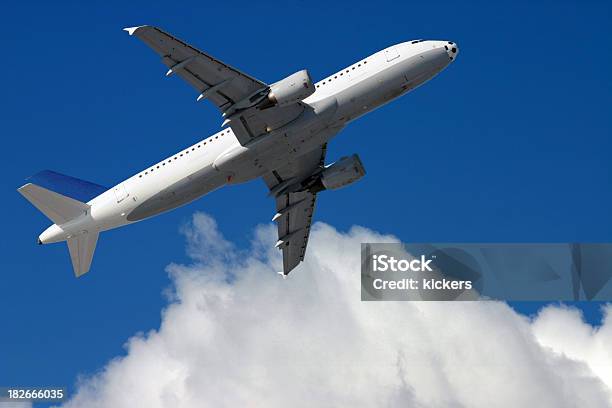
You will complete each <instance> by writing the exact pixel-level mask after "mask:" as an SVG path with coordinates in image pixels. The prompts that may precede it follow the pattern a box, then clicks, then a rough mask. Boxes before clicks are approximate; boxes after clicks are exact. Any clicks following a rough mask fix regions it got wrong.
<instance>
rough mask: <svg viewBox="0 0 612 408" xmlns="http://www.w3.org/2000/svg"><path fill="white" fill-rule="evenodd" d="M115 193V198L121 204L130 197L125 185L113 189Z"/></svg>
mask: <svg viewBox="0 0 612 408" xmlns="http://www.w3.org/2000/svg"><path fill="white" fill-rule="evenodd" d="M113 190H114V191H115V198H116V199H117V202H118V203H120V202H122V201H123V200H125V199H126V198H127V196H128V195H129V194H128V192H127V190H126V189H125V184H123V183H121V184H119V185H118V186H117V187H115V188H114V189H113Z"/></svg>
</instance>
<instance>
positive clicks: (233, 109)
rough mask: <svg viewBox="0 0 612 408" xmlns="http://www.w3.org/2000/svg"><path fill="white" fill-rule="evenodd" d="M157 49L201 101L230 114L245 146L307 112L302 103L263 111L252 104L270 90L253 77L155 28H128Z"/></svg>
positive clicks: (170, 70) (232, 123) (232, 126)
mask: <svg viewBox="0 0 612 408" xmlns="http://www.w3.org/2000/svg"><path fill="white" fill-rule="evenodd" d="M124 30H125V31H127V32H128V33H129V34H130V35H133V36H136V37H138V38H139V39H141V40H142V41H143V42H144V43H145V44H146V45H148V46H149V47H150V48H152V49H153V51H155V52H156V53H157V54H158V55H159V56H160V57H161V59H162V63H164V64H165V65H166V66H167V67H168V68H169V70H168V72H167V73H166V76H170V75H173V74H176V75H178V76H179V77H181V78H182V79H184V80H185V81H186V82H187V83H188V84H189V85H191V86H192V87H194V88H195V89H196V90H197V91H198V93H199V96H198V99H197V100H198V101H199V100H201V99H208V100H210V101H211V102H212V103H213V104H214V105H215V106H217V107H218V108H219V109H220V110H221V112H222V113H224V114H226V117H225V119H226V121H225V122H224V125H225V124H226V122H228V120H229V125H230V126H231V128H232V130H233V131H234V134H235V135H236V137H237V138H238V140H239V142H240V143H241V144H243V145H244V144H247V143H248V142H249V141H251V140H252V139H254V138H256V137H258V136H260V135H262V134H265V133H267V132H268V131H269V129H276V128H279V127H281V126H283V125H284V124H286V123H289V122H290V121H292V120H293V119H295V118H296V117H298V116H299V115H300V114H301V113H302V111H303V110H304V109H305V107H304V105H303V104H302V103H296V104H292V105H287V106H282V107H280V106H273V107H270V108H268V109H265V110H259V109H256V108H254V107H253V106H252V105H254V104H256V103H257V102H259V101H261V100H262V98H264V97H266V96H267V93H268V90H269V87H268V85H267V84H265V83H264V82H262V81H259V80H257V79H255V78H253V77H251V76H250V75H247V74H245V73H243V72H241V71H239V70H237V69H236V68H234V67H231V66H229V65H227V64H225V63H224V62H222V61H219V60H218V59H216V58H214V57H212V56H210V55H209V54H206V53H204V52H202V51H200V50H198V49H197V48H195V47H192V46H191V45H189V44H187V43H185V42H183V41H181V40H179V39H178V38H176V37H174V36H172V35H170V34H168V33H166V32H164V31H163V30H161V29H159V28H157V27H153V26H146V25H145V26H140V27H130V28H125V29H124Z"/></svg>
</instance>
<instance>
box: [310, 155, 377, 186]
mask: <svg viewBox="0 0 612 408" xmlns="http://www.w3.org/2000/svg"><path fill="white" fill-rule="evenodd" d="M365 174H366V172H365V169H364V168H363V164H362V163H361V160H359V156H357V155H356V154H354V155H352V156H348V157H342V158H341V159H340V160H338V161H337V162H335V163H333V164H332V165H330V166H329V167H326V168H325V170H323V171H322V172H321V184H323V187H325V188H326V189H327V190H335V189H338V188H340V187H344V186H347V185H349V184H351V183H354V182H355V181H357V180H359V179H360V178H362V177H363V176H365Z"/></svg>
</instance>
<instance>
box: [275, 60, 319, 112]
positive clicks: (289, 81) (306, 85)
mask: <svg viewBox="0 0 612 408" xmlns="http://www.w3.org/2000/svg"><path fill="white" fill-rule="evenodd" d="M314 92H315V86H314V84H313V83H312V80H311V79H310V74H309V73H308V71H307V70H305V69H304V70H302V71H298V72H296V73H295V74H293V75H289V76H288V77H287V78H285V79H282V80H280V81H278V82H276V83H274V84H272V85H271V86H270V93H268V100H269V102H271V103H272V104H274V105H278V106H284V105H290V104H292V103H296V102H299V101H302V100H304V99H306V98H308V97H309V96H310V95H312V94H313V93H314Z"/></svg>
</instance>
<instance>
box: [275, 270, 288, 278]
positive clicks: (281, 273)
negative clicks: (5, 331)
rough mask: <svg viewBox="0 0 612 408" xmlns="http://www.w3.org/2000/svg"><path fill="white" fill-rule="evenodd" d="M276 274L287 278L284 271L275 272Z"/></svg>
mask: <svg viewBox="0 0 612 408" xmlns="http://www.w3.org/2000/svg"><path fill="white" fill-rule="evenodd" d="M276 273H277V274H279V275H280V276H282V277H283V279H287V275H286V274H285V272H282V271H281V272H276Z"/></svg>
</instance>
